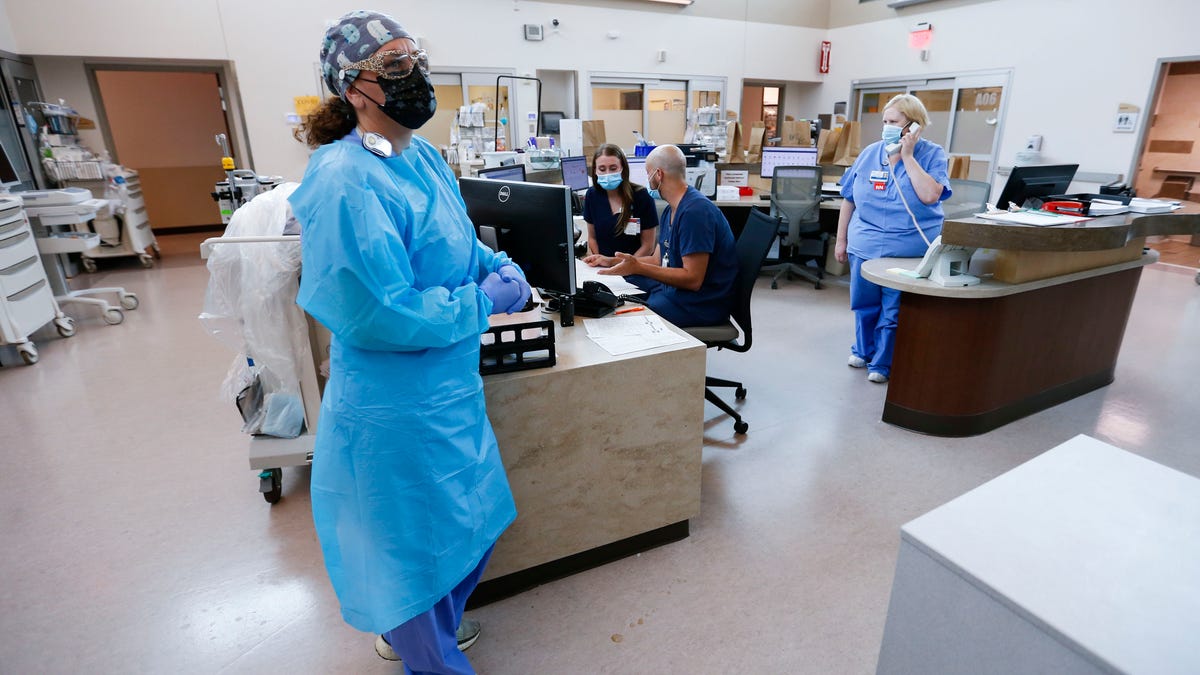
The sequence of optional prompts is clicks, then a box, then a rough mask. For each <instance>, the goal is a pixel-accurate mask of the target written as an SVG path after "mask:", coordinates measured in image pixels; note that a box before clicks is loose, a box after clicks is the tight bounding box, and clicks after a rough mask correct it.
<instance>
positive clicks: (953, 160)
mask: <svg viewBox="0 0 1200 675" xmlns="http://www.w3.org/2000/svg"><path fill="white" fill-rule="evenodd" d="M948 159H949V160H950V165H949V166H948V167H946V168H947V169H948V170H949V174H950V177H951V178H953V179H955V180H967V178H968V177H969V176H970V174H971V157H970V156H969V155H950V157H949V158H948Z"/></svg>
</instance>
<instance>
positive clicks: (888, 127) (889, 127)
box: [882, 124, 904, 145]
mask: <svg viewBox="0 0 1200 675" xmlns="http://www.w3.org/2000/svg"><path fill="white" fill-rule="evenodd" d="M902 131H904V127H899V126H896V125H895V124H885V125H883V134H882V136H883V142H884V143H887V144H888V145H891V144H892V143H897V142H899V141H900V132H902Z"/></svg>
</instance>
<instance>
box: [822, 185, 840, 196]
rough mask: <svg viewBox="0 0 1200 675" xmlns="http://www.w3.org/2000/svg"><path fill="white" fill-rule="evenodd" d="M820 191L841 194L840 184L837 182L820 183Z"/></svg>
mask: <svg viewBox="0 0 1200 675" xmlns="http://www.w3.org/2000/svg"><path fill="white" fill-rule="evenodd" d="M821 192H827V193H829V194H839V195H840V194H842V186H841V185H838V184H837V183H821Z"/></svg>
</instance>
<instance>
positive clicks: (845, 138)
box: [833, 122, 862, 166]
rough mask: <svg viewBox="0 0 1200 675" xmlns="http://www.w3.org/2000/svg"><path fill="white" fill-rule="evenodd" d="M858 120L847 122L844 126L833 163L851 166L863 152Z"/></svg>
mask: <svg viewBox="0 0 1200 675" xmlns="http://www.w3.org/2000/svg"><path fill="white" fill-rule="evenodd" d="M859 129H860V127H859V123H858V122H846V124H845V125H844V126H842V133H841V136H839V137H838V144H837V150H836V151H835V152H834V155H833V163H834V164H837V165H838V166H850V165H851V164H853V163H854V160H855V159H857V158H858V153H860V152H862V140H861V138H860V134H859Z"/></svg>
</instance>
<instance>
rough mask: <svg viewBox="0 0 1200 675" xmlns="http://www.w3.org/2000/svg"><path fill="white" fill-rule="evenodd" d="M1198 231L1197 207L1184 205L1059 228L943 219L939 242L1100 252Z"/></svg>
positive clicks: (1199, 217)
mask: <svg viewBox="0 0 1200 675" xmlns="http://www.w3.org/2000/svg"><path fill="white" fill-rule="evenodd" d="M1197 233H1200V205H1198V204H1190V203H1185V205H1184V207H1183V208H1182V209H1180V210H1178V211H1175V212H1173V213H1161V214H1141V213H1123V214H1120V215H1116V216H1103V217H1100V218H1092V219H1091V220H1085V221H1081V222H1078V223H1071V224H1070V225H1063V226H1060V227H1033V226H1030V225H1015V224H1009V223H999V222H996V221H992V220H984V219H982V218H974V217H972V218H960V219H955V220H947V221H946V222H945V224H944V225H943V226H942V243H944V244H957V245H959V246H976V247H979V248H995V249H1002V250H1006V251H1103V250H1108V249H1114V248H1123V247H1124V246H1125V245H1126V244H1128V243H1129V242H1130V241H1132V240H1134V239H1137V238H1139V237H1148V236H1153V235H1168V234H1197Z"/></svg>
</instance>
